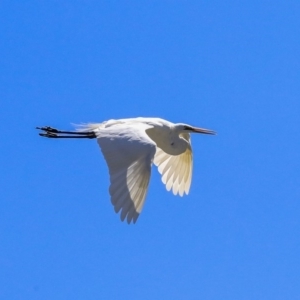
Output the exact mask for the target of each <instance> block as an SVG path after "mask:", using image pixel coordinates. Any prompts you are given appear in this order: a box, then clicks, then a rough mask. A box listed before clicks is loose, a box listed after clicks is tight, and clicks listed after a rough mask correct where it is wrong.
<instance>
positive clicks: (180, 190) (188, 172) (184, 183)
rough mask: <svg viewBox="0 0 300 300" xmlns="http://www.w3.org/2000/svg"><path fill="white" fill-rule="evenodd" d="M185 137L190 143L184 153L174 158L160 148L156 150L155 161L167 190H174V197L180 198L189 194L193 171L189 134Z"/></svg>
mask: <svg viewBox="0 0 300 300" xmlns="http://www.w3.org/2000/svg"><path fill="white" fill-rule="evenodd" d="M183 137H184V138H185V139H186V140H187V141H188V142H189V144H188V148H187V149H186V151H185V152H184V153H182V154H180V155H176V156H173V155H169V154H167V153H166V152H164V151H163V150H162V149H160V148H156V154H155V157H154V161H153V162H154V164H155V165H156V166H157V167H158V171H159V173H160V174H161V175H162V178H161V180H162V182H163V183H164V184H165V185H166V189H167V190H168V191H170V190H171V189H172V191H173V194H174V195H177V194H179V195H180V196H183V194H184V193H185V194H188V193H189V190H190V186H191V181H192V170H193V155H192V148H191V145H190V137H189V134H184V135H183Z"/></svg>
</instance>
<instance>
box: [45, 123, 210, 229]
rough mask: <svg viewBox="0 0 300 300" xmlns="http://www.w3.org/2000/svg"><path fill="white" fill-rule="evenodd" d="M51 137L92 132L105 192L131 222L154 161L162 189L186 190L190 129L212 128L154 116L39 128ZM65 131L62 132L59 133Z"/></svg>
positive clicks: (189, 169)
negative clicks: (105, 175)
mask: <svg viewBox="0 0 300 300" xmlns="http://www.w3.org/2000/svg"><path fill="white" fill-rule="evenodd" d="M39 129H41V130H43V131H44V133H41V134H40V135H42V136H45V137H52V138H58V137H60V138H72V137H80V138H84V137H86V138H97V141H98V144H99V146H100V148H101V151H102V153H103V155H104V158H105V160H106V162H107V165H108V168H109V174H110V187H109V193H110V195H111V202H112V204H113V205H114V209H115V211H116V212H117V213H118V212H119V211H121V220H122V221H123V220H125V219H127V222H128V223H130V222H131V221H133V222H134V223H135V222H136V220H137V218H138V216H139V214H140V212H141V210H142V208H143V205H144V202H145V198H146V193H147V190H148V184H149V180H150V175H151V166H152V163H154V164H155V165H156V166H157V167H158V170H159V172H160V173H161V175H162V181H163V183H164V184H165V185H166V188H167V190H168V191H169V190H171V189H172V191H173V194H174V195H177V194H179V195H180V196H183V194H184V193H185V194H188V192H189V189H190V184H191V178H192V163H193V162H192V149H191V141H190V132H198V133H206V134H214V132H213V131H211V130H208V129H203V128H196V127H192V126H190V125H186V124H174V123H171V122H169V121H166V120H163V119H160V118H132V119H120V120H109V121H105V122H103V123H90V124H85V125H81V126H79V128H78V129H77V131H76V132H69V131H59V130H56V129H53V128H51V127H42V128H39ZM63 134H68V135H63Z"/></svg>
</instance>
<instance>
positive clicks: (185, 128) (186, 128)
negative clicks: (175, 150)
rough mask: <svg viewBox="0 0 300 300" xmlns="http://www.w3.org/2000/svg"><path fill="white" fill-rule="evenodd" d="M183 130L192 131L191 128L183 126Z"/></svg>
mask: <svg viewBox="0 0 300 300" xmlns="http://www.w3.org/2000/svg"><path fill="white" fill-rule="evenodd" d="M183 129H184V130H192V128H191V127H190V126H184V127H183Z"/></svg>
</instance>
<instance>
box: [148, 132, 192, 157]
mask: <svg viewBox="0 0 300 300" xmlns="http://www.w3.org/2000/svg"><path fill="white" fill-rule="evenodd" d="M146 132H147V134H148V135H149V137H150V138H151V139H152V140H153V141H154V142H155V143H156V145H157V147H159V148H161V149H162V150H163V151H164V152H166V153H168V154H169V155H179V154H181V153H183V152H185V151H186V149H187V147H188V142H187V141H186V140H185V139H183V138H182V137H181V136H180V134H179V133H178V132H177V130H175V128H171V129H170V128H168V130H157V129H156V128H151V129H148V130H147V131H146Z"/></svg>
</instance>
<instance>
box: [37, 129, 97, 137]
mask: <svg viewBox="0 0 300 300" xmlns="http://www.w3.org/2000/svg"><path fill="white" fill-rule="evenodd" d="M36 129H39V130H42V132H40V133H39V135H40V136H43V137H47V138H74V139H75V138H86V139H94V138H96V137H97V136H96V134H95V132H94V131H87V132H80V131H79V132H77V131H63V130H58V129H55V128H52V127H49V126H45V127H36Z"/></svg>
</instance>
